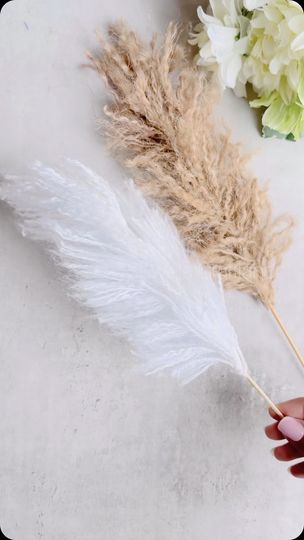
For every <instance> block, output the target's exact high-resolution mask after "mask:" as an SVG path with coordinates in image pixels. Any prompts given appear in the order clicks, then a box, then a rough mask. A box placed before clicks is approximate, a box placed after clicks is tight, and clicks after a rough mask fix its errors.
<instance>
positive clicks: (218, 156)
mask: <svg viewBox="0 0 304 540" xmlns="http://www.w3.org/2000/svg"><path fill="white" fill-rule="evenodd" d="M177 35H178V31H177V27H176V25H174V24H171V25H170V26H169V28H168V30H167V32H166V35H165V37H164V40H163V42H162V43H161V44H160V45H158V42H157V38H156V37H153V39H152V41H151V43H150V44H148V45H146V44H144V43H143V42H142V41H141V40H140V38H139V37H138V36H137V34H136V33H135V32H133V31H131V30H129V29H128V27H127V26H126V25H125V24H124V23H119V24H116V25H114V26H112V27H111V28H110V31H109V36H108V39H107V40H106V41H105V42H104V43H103V44H102V50H101V52H100V54H95V55H94V56H92V55H91V60H92V62H93V65H94V67H95V68H96V70H97V71H98V72H99V73H100V74H101V75H102V76H103V77H104V79H105V80H106V81H107V84H108V87H109V89H110V91H111V102H110V105H109V106H108V107H106V108H105V118H104V119H102V120H101V123H102V127H103V131H104V132H105V133H106V134H107V137H108V141H109V143H110V145H111V146H112V148H113V149H114V150H115V151H116V152H117V153H118V155H119V156H120V159H121V160H122V161H123V163H124V164H125V166H126V167H127V168H128V169H131V170H132V175H133V176H134V178H135V181H136V182H137V184H138V185H140V187H141V188H142V190H143V191H144V192H145V194H147V195H149V196H150V197H152V198H153V199H154V200H156V201H157V202H158V203H159V204H160V205H161V206H162V207H163V208H164V209H165V210H166V211H167V212H168V214H169V215H170V216H171V218H172V219H173V221H174V223H175V225H176V226H177V228H178V229H179V231H180V232H181V234H182V236H183V237H184V239H185V241H186V244H187V246H188V247H189V248H190V249H191V250H195V251H196V252H197V253H198V254H199V255H200V257H201V259H202V261H203V262H204V264H207V265H208V266H209V267H210V268H211V269H212V270H213V271H216V272H219V273H220V274H221V276H222V280H223V283H224V286H225V287H226V288H230V289H238V290H240V291H245V292H248V293H250V294H252V295H253V296H254V297H256V298H259V299H260V300H261V301H262V302H264V303H265V304H266V305H267V306H268V307H270V306H272V304H273V302H274V279H275V276H276V272H277V269H278V267H279V265H280V262H281V259H282V255H283V253H284V251H285V250H286V249H287V247H288V246H289V244H290V241H291V227H292V219H291V218H290V217H289V216H280V217H277V218H273V216H272V210H271V204H270V201H269V196H268V193H267V191H266V190H265V189H264V188H263V187H262V186H261V185H260V184H259V182H258V181H257V179H256V178H255V177H254V176H253V175H252V174H251V173H250V171H249V170H248V168H247V165H246V161H247V158H246V157H244V155H243V154H242V151H241V148H240V146H239V145H236V144H234V143H233V142H231V140H230V138H229V134H228V133H227V131H226V130H225V129H224V128H223V127H222V126H221V125H220V123H219V122H218V120H217V119H216V115H215V106H216V104H217V102H218V99H219V92H218V88H217V84H216V82H215V80H214V79H212V78H211V79H210V78H208V77H207V76H206V74H205V73H204V72H203V71H202V70H201V69H199V68H196V67H189V66H190V62H189V61H188V62H186V61H185V56H186V48H185V47H183V46H181V45H179V44H178V43H177Z"/></svg>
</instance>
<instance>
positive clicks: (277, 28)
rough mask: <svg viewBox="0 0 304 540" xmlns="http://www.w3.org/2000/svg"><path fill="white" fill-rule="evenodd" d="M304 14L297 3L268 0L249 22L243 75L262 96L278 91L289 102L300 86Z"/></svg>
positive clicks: (284, 0) (303, 57)
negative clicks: (247, 46) (247, 45)
mask: <svg viewBox="0 0 304 540" xmlns="http://www.w3.org/2000/svg"><path fill="white" fill-rule="evenodd" d="M303 60H304V13H303V10H302V8H301V6H300V5H299V4H298V3H297V2H292V1H290V0H269V2H268V3H267V5H265V7H264V9H263V10H261V11H257V12H256V13H255V15H254V16H253V18H252V20H251V23H250V31H249V48H248V57H247V58H246V60H245V62H244V66H243V76H244V78H246V79H247V81H248V82H250V83H251V84H252V86H253V88H254V89H255V91H256V92H257V93H258V94H259V95H261V94H263V95H265V94H266V93H268V94H270V92H272V91H273V90H277V91H278V92H279V93H280V94H281V96H282V98H283V100H284V101H285V102H286V103H288V102H290V101H291V100H292V98H293V95H294V93H295V92H297V89H298V86H299V84H300V68H301V64H302V63H303Z"/></svg>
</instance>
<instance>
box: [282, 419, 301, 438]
mask: <svg viewBox="0 0 304 540" xmlns="http://www.w3.org/2000/svg"><path fill="white" fill-rule="evenodd" d="M278 429H279V431H280V432H281V433H282V435H284V437H286V439H289V440H290V441H294V442H300V441H301V439H303V437H304V421H303V420H299V419H298V418H293V417H292V416H285V418H283V419H282V420H281V421H280V422H279V423H278Z"/></svg>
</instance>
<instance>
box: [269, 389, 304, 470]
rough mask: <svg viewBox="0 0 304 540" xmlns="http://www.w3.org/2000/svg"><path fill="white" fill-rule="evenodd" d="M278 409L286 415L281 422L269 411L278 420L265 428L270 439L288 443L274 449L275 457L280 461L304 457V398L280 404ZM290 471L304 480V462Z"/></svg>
mask: <svg viewBox="0 0 304 540" xmlns="http://www.w3.org/2000/svg"><path fill="white" fill-rule="evenodd" d="M278 408H279V409H280V411H282V413H283V414H284V418H283V419H282V420H281V419H280V418H279V416H278V415H277V414H275V412H273V411H272V410H271V409H269V414H270V416H272V418H274V419H275V420H276V422H275V423H274V424H271V425H269V426H267V427H266V428H265V433H266V435H267V437H268V438H269V439H272V440H274V441H281V440H283V439H287V441H288V442H287V443H286V444H283V445H281V446H277V447H276V448H274V449H273V455H274V457H275V458H276V459H278V460H279V461H291V460H293V459H299V458H301V457H304V398H297V399H291V400H290V401H285V402H284V403H280V404H279V405H278ZM289 471H290V472H291V474H292V475H293V476H296V477H297V478H304V461H302V462H301V463H297V464H296V465H293V466H292V467H290V469H289Z"/></svg>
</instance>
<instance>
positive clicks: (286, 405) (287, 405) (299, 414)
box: [268, 398, 304, 422]
mask: <svg viewBox="0 0 304 540" xmlns="http://www.w3.org/2000/svg"><path fill="white" fill-rule="evenodd" d="M277 407H278V409H280V411H281V412H282V414H284V416H293V417H294V418H299V419H300V420H304V398H296V399H290V400H289V401H284V402H283V403H279V404H278V405H277ZM268 412H269V414H270V416H271V417H272V418H274V419H275V420H277V421H278V422H279V421H280V420H281V418H280V417H279V416H278V415H277V414H276V413H275V412H274V411H273V410H272V409H268Z"/></svg>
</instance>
